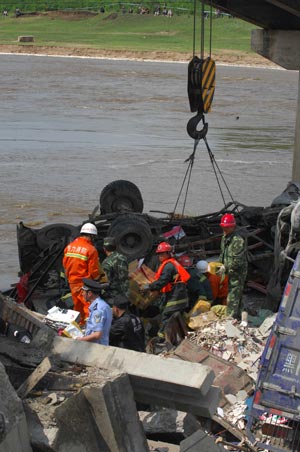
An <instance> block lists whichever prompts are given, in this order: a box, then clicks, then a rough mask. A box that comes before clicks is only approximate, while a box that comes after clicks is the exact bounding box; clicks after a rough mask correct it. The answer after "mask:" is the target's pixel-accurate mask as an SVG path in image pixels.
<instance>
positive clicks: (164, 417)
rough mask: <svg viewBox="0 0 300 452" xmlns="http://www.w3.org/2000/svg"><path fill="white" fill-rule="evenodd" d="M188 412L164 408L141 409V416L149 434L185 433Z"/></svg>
mask: <svg viewBox="0 0 300 452" xmlns="http://www.w3.org/2000/svg"><path fill="white" fill-rule="evenodd" d="M186 417H187V413H184V412H183V411H176V410H172V409H169V408H164V409H162V410H159V411H139V418H140V420H141V422H142V424H143V427H144V431H145V432H146V433H147V434H149V433H150V434H154V433H183V432H184V420H185V418H186Z"/></svg>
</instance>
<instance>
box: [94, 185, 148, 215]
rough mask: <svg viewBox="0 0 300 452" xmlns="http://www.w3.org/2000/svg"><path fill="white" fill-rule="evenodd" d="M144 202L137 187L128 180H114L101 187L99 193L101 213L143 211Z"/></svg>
mask: <svg viewBox="0 0 300 452" xmlns="http://www.w3.org/2000/svg"><path fill="white" fill-rule="evenodd" d="M143 208H144V203H143V199H142V195H141V192H140V190H139V189H138V187H137V186H136V185H135V184H133V183H132V182H130V181H128V180H115V181H113V182H111V183H110V184H108V185H106V187H104V188H103V190H102V192H101V194H100V209H101V213H102V214H107V213H112V212H116V213H121V212H139V213H141V212H143Z"/></svg>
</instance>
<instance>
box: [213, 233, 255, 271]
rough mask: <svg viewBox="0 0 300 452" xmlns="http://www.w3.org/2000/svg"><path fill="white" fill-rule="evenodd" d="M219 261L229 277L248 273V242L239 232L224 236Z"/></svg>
mask: <svg viewBox="0 0 300 452" xmlns="http://www.w3.org/2000/svg"><path fill="white" fill-rule="evenodd" d="M219 261H220V262H222V263H223V264H224V266H225V270H226V273H227V274H228V275H230V274H233V273H236V272H239V273H240V272H241V273H243V272H245V271H247V267H248V264H247V241H246V239H244V238H243V237H241V236H240V235H239V234H238V233H237V232H233V233H231V234H228V235H226V236H225V235H223V237H222V240H221V254H220V258H219Z"/></svg>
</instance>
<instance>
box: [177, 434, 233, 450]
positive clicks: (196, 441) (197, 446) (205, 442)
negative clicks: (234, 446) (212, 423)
mask: <svg viewBox="0 0 300 452" xmlns="http://www.w3.org/2000/svg"><path fill="white" fill-rule="evenodd" d="M225 450H226V449H225V448H224V447H223V446H222V445H220V444H216V443H215V440H214V438H213V437H211V436H209V435H208V434H207V433H205V432H204V431H203V430H198V431H197V432H195V433H194V434H193V435H191V436H190V437H189V438H186V439H184V440H183V441H181V443H180V452H199V451H203V452H205V451H207V452H208V451H209V452H221V451H225Z"/></svg>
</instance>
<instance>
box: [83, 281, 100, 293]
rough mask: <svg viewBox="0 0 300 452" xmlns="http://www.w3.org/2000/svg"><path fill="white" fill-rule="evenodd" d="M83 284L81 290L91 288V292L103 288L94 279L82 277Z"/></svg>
mask: <svg viewBox="0 0 300 452" xmlns="http://www.w3.org/2000/svg"><path fill="white" fill-rule="evenodd" d="M82 282H83V286H82V287H81V289H82V290H91V291H92V292H100V291H101V290H102V289H103V284H100V283H98V282H97V281H94V280H93V279H89V278H82Z"/></svg>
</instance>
